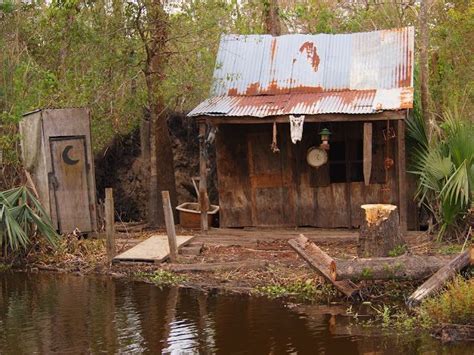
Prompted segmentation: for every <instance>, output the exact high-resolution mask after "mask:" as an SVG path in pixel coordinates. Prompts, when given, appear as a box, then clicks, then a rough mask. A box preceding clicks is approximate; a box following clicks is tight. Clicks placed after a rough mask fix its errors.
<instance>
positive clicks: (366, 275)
mask: <svg viewBox="0 0 474 355" xmlns="http://www.w3.org/2000/svg"><path fill="white" fill-rule="evenodd" d="M449 260H450V258H449V257H444V256H443V257H440V256H419V255H411V256H409V255H403V256H398V257H394V258H364V259H353V260H343V259H337V260H336V265H337V272H336V280H345V279H349V280H353V281H358V280H393V279H395V280H420V279H425V278H427V277H430V276H431V275H433V274H434V273H435V272H436V271H438V270H439V269H440V268H442V267H443V266H444V265H446V263H447V262H449Z"/></svg>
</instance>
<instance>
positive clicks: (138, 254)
mask: <svg viewBox="0 0 474 355" xmlns="http://www.w3.org/2000/svg"><path fill="white" fill-rule="evenodd" d="M193 238H194V236H191V235H178V236H176V241H177V244H178V249H179V248H180V247H182V246H185V245H187V244H189V243H190V242H191V240H192V239H193ZM169 253H170V248H169V244H168V236H167V235H166V234H162V235H153V236H151V237H150V238H148V239H146V240H144V241H143V242H140V243H138V244H137V245H135V246H134V247H133V248H131V249H129V250H127V251H125V252H123V253H122V254H119V255H117V256H116V257H115V258H113V260H112V262H113V263H117V262H148V263H160V262H162V261H164V260H166V259H167V258H168V256H169Z"/></svg>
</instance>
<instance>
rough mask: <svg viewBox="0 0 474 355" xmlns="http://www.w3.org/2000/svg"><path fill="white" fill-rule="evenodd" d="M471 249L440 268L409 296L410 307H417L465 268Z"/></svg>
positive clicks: (468, 261) (408, 303)
mask: <svg viewBox="0 0 474 355" xmlns="http://www.w3.org/2000/svg"><path fill="white" fill-rule="evenodd" d="M469 254H470V253H469V250H466V251H465V252H463V253H461V254H459V255H458V256H456V257H455V258H454V259H452V260H451V261H450V262H449V263H448V264H447V265H445V266H443V267H442V268H441V269H439V270H438V271H437V272H436V273H435V274H434V275H433V276H431V277H430V278H429V279H428V280H426V282H425V283H423V285H421V286H420V287H418V288H417V289H416V291H415V292H413V293H412V294H411V296H410V297H408V300H407V305H408V307H415V306H417V305H418V304H420V302H421V301H422V300H423V299H425V298H426V297H428V296H430V295H432V294H433V293H434V292H436V291H438V290H439V289H441V288H442V287H443V286H444V285H445V284H446V283H447V282H448V281H450V280H451V279H452V278H453V277H454V276H455V275H456V274H457V273H458V272H459V271H461V270H462V269H464V268H465V267H466V266H468V265H469V263H470V255H469Z"/></svg>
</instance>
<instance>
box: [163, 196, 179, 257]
mask: <svg viewBox="0 0 474 355" xmlns="http://www.w3.org/2000/svg"><path fill="white" fill-rule="evenodd" d="M161 199H162V201H163V214H164V216H165V224H166V234H167V235H168V244H169V246H170V260H171V262H173V263H175V262H176V261H177V260H178V243H177V241H176V230H175V227H174V217H173V209H172V208H171V199H170V193H169V191H161Z"/></svg>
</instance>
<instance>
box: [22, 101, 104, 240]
mask: <svg viewBox="0 0 474 355" xmlns="http://www.w3.org/2000/svg"><path fill="white" fill-rule="evenodd" d="M20 133H21V141H22V144H21V145H22V155H23V163H24V166H25V168H26V169H27V170H28V171H29V172H30V173H31V176H32V179H33V181H34V183H35V187H36V189H37V191H38V194H39V197H40V200H41V203H42V204H43V206H44V208H45V209H46V210H47V211H48V212H49V213H50V216H51V219H52V222H53V225H54V226H55V227H56V228H57V230H58V231H59V232H61V233H69V232H72V231H73V230H74V229H75V228H78V229H79V230H80V231H81V232H93V231H96V230H97V215H96V194H95V177H94V161H93V157H92V144H91V135H90V118H89V110H88V109H84V108H68V109H45V110H37V111H34V112H31V113H28V114H25V115H24V117H23V120H22V121H21V122H20Z"/></svg>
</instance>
